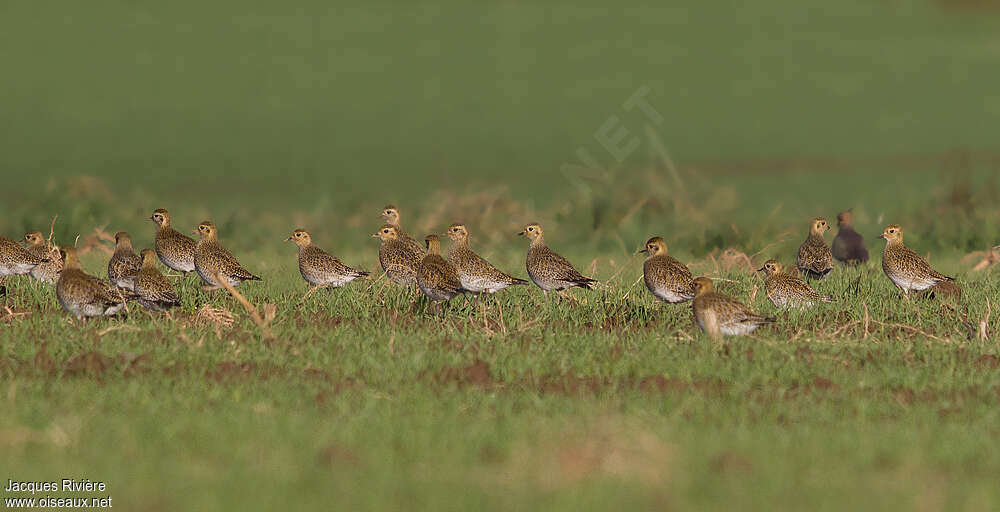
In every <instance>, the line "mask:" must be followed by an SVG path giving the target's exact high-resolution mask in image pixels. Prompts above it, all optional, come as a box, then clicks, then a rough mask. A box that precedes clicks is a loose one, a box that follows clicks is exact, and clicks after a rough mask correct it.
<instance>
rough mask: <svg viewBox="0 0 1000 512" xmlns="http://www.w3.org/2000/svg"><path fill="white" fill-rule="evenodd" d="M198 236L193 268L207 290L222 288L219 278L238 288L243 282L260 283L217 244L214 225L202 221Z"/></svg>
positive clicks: (199, 225) (258, 279)
mask: <svg viewBox="0 0 1000 512" xmlns="http://www.w3.org/2000/svg"><path fill="white" fill-rule="evenodd" d="M198 234H199V235H200V236H201V239H200V240H198V244H197V245H196V246H195V251H194V268H195V270H196V271H197V272H198V275H199V276H201V279H202V280H203V281H205V282H206V283H208V287H207V288H206V289H208V290H214V289H218V288H220V287H222V282H221V281H219V280H218V278H217V277H216V275H218V277H219V278H221V279H225V282H227V283H229V285H230V286H238V285H239V284H240V283H242V282H243V281H260V280H261V279H260V278H259V277H257V276H255V275H253V274H251V273H250V272H249V271H248V270H247V269H245V268H243V266H242V265H240V262H238V261H236V258H235V257H233V255H232V253H230V252H229V251H227V250H226V248H225V247H223V246H222V244H220V243H219V232H218V230H217V229H216V227H215V223H213V222H211V221H207V220H206V221H204V222H202V223H201V224H198Z"/></svg>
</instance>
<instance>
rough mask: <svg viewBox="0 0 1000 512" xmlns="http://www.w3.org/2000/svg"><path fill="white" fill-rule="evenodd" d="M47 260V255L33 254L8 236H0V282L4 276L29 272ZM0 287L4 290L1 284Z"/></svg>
mask: <svg viewBox="0 0 1000 512" xmlns="http://www.w3.org/2000/svg"><path fill="white" fill-rule="evenodd" d="M47 261H49V259H48V258H47V257H44V256H39V255H35V254H33V253H31V252H30V251H28V249H25V248H24V247H22V246H21V245H20V244H18V243H17V242H15V241H13V240H11V239H10V238H7V237H2V236H0V283H2V282H3V278H4V276H12V275H23V274H30V273H31V271H32V270H34V269H35V268H36V267H38V265H40V264H42V263H45V262H47ZM0 289H3V290H4V291H5V292H6V288H4V287H3V286H0ZM0 295H2V294H0Z"/></svg>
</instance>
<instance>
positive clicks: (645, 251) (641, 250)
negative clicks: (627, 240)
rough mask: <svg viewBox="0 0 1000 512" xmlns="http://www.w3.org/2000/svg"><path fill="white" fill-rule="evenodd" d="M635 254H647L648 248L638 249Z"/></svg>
mask: <svg viewBox="0 0 1000 512" xmlns="http://www.w3.org/2000/svg"><path fill="white" fill-rule="evenodd" d="M635 253H636V254H640V253H642V254H649V249H648V248H645V247H643V248H642V249H639V250H638V251H636V252H635Z"/></svg>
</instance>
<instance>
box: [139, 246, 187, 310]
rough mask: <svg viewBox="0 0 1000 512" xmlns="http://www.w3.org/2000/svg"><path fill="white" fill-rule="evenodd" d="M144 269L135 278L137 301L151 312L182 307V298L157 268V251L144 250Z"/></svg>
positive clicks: (142, 253)
mask: <svg viewBox="0 0 1000 512" xmlns="http://www.w3.org/2000/svg"><path fill="white" fill-rule="evenodd" d="M139 254H140V256H141V257H142V268H141V269H140V270H139V273H138V274H137V275H136V276H135V288H134V291H135V295H136V301H138V302H139V304H140V305H142V307H144V308H146V309H148V310H150V311H160V312H163V311H167V310H169V309H170V308H173V307H177V306H180V305H181V300H180V298H178V297H177V292H176V291H175V290H174V285H173V284H171V283H170V280H169V279H167V278H166V276H164V275H163V274H161V273H160V270H159V269H158V268H156V251H154V250H153V249H143V250H142V252H140V253H139Z"/></svg>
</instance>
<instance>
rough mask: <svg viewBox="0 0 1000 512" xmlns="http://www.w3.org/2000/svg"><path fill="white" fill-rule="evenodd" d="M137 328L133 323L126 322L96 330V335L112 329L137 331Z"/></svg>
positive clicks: (99, 335)
mask: <svg viewBox="0 0 1000 512" xmlns="http://www.w3.org/2000/svg"><path fill="white" fill-rule="evenodd" d="M138 330H140V329H139V328H138V327H136V326H134V325H126V324H119V325H112V326H111V327H108V328H105V329H101V330H100V331H97V336H98V337H103V336H104V335H105V334H108V333H109V332H114V331H138Z"/></svg>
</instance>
